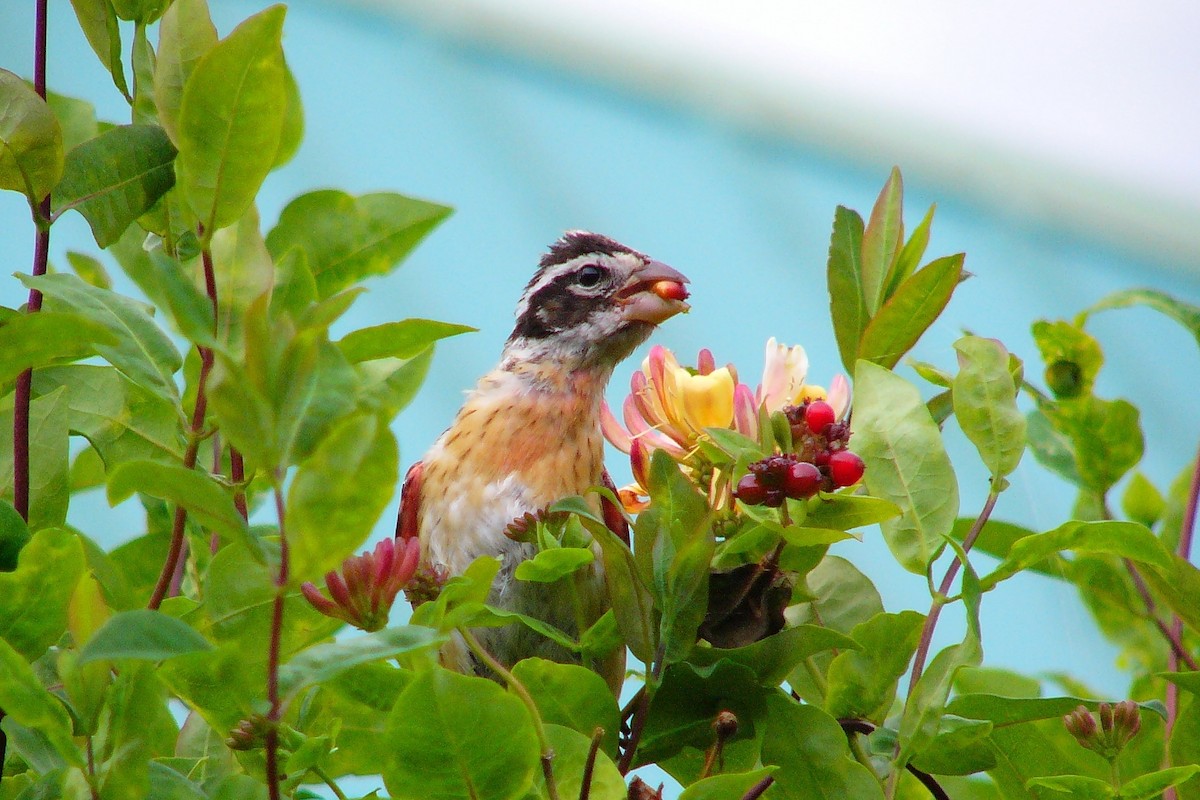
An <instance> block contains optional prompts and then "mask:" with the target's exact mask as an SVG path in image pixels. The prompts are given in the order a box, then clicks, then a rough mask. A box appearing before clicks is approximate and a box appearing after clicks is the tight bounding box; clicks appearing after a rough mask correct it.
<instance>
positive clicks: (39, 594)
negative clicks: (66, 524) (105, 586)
mask: <svg viewBox="0 0 1200 800" xmlns="http://www.w3.org/2000/svg"><path fill="white" fill-rule="evenodd" d="M83 569H84V560H83V548H82V547H81V546H80V544H79V538H78V537H77V536H75V535H74V534H73V533H69V532H67V531H64V530H59V529H56V528H48V529H46V530H41V531H38V532H37V533H35V534H34V535H33V537H32V538H31V539H30V540H29V542H28V543H27V544H26V545H25V546H24V547H23V548H22V549H21V551H20V557H19V560H18V562H17V568H16V570H15V571H14V572H3V573H0V637H3V638H4V639H5V640H6V641H7V642H8V644H9V645H10V646H12V647H13V648H14V649H15V650H16V651H17V652H18V653H20V654H21V655H22V656H23V657H24V658H25V659H26V660H28V661H33V660H35V659H37V658H40V657H41V655H42V654H43V653H45V652H46V648H48V647H50V645H52V644H54V643H55V642H57V641H58V638H59V637H60V636H61V635H62V633H63V631H65V630H66V629H67V606H68V604H69V603H70V600H71V595H72V594H73V593H74V592H75V586H76V584H78V583H79V578H80V576H81V575H83ZM0 708H4V705H3V704H0Z"/></svg>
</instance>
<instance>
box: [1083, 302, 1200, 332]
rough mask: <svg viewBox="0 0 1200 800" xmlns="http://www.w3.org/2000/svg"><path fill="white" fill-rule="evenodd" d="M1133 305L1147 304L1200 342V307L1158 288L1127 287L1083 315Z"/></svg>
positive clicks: (1146, 305)
mask: <svg viewBox="0 0 1200 800" xmlns="http://www.w3.org/2000/svg"><path fill="white" fill-rule="evenodd" d="M1133 306H1145V307H1146V308H1151V309H1154V310H1155V311H1158V312H1159V313H1161V314H1165V315H1166V316H1168V317H1170V318H1171V319H1173V320H1175V321H1176V322H1178V323H1179V324H1180V325H1182V326H1183V327H1184V328H1186V329H1187V330H1188V332H1189V333H1191V334H1192V336H1193V337H1195V339H1196V343H1197V344H1200V307H1198V306H1195V305H1192V304H1191V303H1185V302H1183V301H1182V300H1180V299H1178V298H1175V297H1172V296H1171V295H1169V294H1167V293H1166V292H1162V291H1159V290H1157V289H1125V290H1123V291H1119V292H1113V293H1112V294H1110V295H1106V296H1105V297H1104V298H1103V299H1102V300H1101V301H1100V302H1099V303H1096V304H1095V305H1094V306H1092V307H1091V308H1089V309H1087V310H1086V311H1084V312H1083V314H1082V315H1081V317H1082V319H1086V318H1087V317H1088V316H1089V315H1091V314H1095V313H1097V312H1099V311H1108V310H1109V309H1113V308H1131V307H1133Z"/></svg>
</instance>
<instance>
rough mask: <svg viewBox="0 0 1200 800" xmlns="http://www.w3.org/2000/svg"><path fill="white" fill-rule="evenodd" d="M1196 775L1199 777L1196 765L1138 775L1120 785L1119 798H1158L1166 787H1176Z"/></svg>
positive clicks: (1199, 770)
mask: <svg viewBox="0 0 1200 800" xmlns="http://www.w3.org/2000/svg"><path fill="white" fill-rule="evenodd" d="M1197 775H1200V765H1197V764H1187V765H1185V766H1180V767H1170V768H1168V769H1162V770H1159V771H1158V772H1151V773H1148V774H1146V775H1139V776H1137V777H1136V778H1131V779H1130V780H1128V781H1126V782H1125V783H1124V784H1122V786H1121V798H1122V800H1148V798H1151V797H1158V796H1160V795H1161V794H1162V793H1163V790H1164V789H1166V788H1167V787H1170V786H1178V785H1180V784H1181V783H1183V782H1184V781H1190V780H1191V779H1192V778H1194V777H1196V776H1197Z"/></svg>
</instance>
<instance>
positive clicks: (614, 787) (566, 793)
mask: <svg viewBox="0 0 1200 800" xmlns="http://www.w3.org/2000/svg"><path fill="white" fill-rule="evenodd" d="M546 738H547V739H548V740H549V742H550V748H551V749H552V750H553V751H554V779H555V784H556V788H557V789H558V794H557V797H560V798H570V797H580V796H582V795H581V790H582V783H583V772H584V765H585V764H586V762H587V758H588V751H589V750H590V749H591V739H592V737H591V731H589V732H588V733H587V734H586V735H585V734H582V733H579V732H578V731H575V730H573V729H572V728H569V727H564V726H562V725H554V724H550V723H548V724H547V725H546ZM528 796H529V797H536V798H541V800H550V794H549V791H548V790H547V788H546V779H545V775H544V774H543V773H542V771H541V770H538V771H537V772H536V773H535V774H534V782H533V790H532V793H531V794H530V795H528ZM587 796H588V797H589V798H595V800H626V798H628V797H629V792H628V790H627V789H626V787H625V779H624V778H622V777H621V773H620V771H619V770H618V769H617V765H616V764H614V763H613V762H612V759H611V758H609V757H608V756H607V755H606V754H605V753H604V752H603V751H601V752H599V753H597V754H596V758H595V762H594V765H593V768H592V773H591V783H590V784H589V786H588V794H587Z"/></svg>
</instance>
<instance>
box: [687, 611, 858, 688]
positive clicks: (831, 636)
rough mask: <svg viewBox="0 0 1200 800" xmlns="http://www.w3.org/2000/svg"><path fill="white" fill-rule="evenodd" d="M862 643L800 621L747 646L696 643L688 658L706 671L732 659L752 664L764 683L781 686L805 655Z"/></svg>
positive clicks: (842, 648)
mask: <svg viewBox="0 0 1200 800" xmlns="http://www.w3.org/2000/svg"><path fill="white" fill-rule="evenodd" d="M857 648H858V643H857V642H855V641H854V640H853V639H851V638H850V637H848V636H846V635H845V634H842V633H838V632H837V631H835V630H833V629H831V628H826V627H823V626H821V625H796V626H795V627H790V628H784V629H783V630H781V631H780V632H779V633H776V634H772V635H771V636H768V637H767V638H765V639H760V640H759V641H757V642H755V643H754V644H750V645H746V646H745V647H736V648H721V647H696V648H695V649H693V650H692V652H691V653H690V654H689V655H688V657H687V662H688V663H689V664H691V665H692V666H693V667H695V668H696V669H697V671H698V672H699V673H700V674H701V675H703V674H706V673H705V668H707V667H713V666H715V665H716V664H718V663H719V662H721V661H730V662H732V663H734V664H741V665H742V666H745V667H747V668H749V669H750V670H751V671H752V672H753V673H754V676H755V679H756V680H757V681H758V682H759V683H760V684H762V685H763V686H778V685H779V684H780V683H782V682H783V681H784V679H785V678H787V676H788V674H789V673H790V672H792V670H794V669H796V668H797V667H798V666H799V665H800V664H801V663H803V661H804V659H806V658H808V657H809V656H812V655H815V654H817V653H822V652H825V651H827V650H833V649H839V650H855V649H857Z"/></svg>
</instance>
